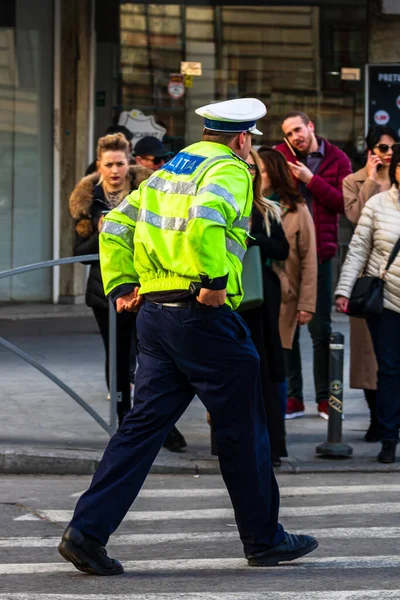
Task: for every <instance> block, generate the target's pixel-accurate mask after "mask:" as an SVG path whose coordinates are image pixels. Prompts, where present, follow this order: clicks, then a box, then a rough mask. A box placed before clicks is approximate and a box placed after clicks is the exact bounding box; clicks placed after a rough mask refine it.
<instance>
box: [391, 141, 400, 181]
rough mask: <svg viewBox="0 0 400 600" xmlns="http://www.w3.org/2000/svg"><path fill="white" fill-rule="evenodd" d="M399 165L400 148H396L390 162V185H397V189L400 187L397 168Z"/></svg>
mask: <svg viewBox="0 0 400 600" xmlns="http://www.w3.org/2000/svg"><path fill="white" fill-rule="evenodd" d="M399 163H400V148H395V149H394V151H393V155H392V160H391V161H390V167H389V178H390V183H391V184H392V185H395V186H396V187H397V188H398V187H399V184H398V182H397V179H396V167H397V165H398V164H399Z"/></svg>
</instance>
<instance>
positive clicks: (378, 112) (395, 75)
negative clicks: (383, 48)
mask: <svg viewBox="0 0 400 600" xmlns="http://www.w3.org/2000/svg"><path fill="white" fill-rule="evenodd" d="M365 85H366V89H365V131H366V132H367V131H368V129H369V127H373V126H374V125H388V126H389V127H392V129H394V130H395V131H396V132H397V133H399V134H400V64H393V65H391V64H381V65H366V77H365Z"/></svg>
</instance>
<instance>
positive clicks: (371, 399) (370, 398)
mask: <svg viewBox="0 0 400 600" xmlns="http://www.w3.org/2000/svg"><path fill="white" fill-rule="evenodd" d="M364 395H365V401H366V403H367V404H368V408H369V415H370V423H369V427H368V430H367V432H366V433H365V436H364V440H365V441H366V442H378V441H379V440H380V435H379V425H378V416H377V414H376V390H367V389H365V390H364Z"/></svg>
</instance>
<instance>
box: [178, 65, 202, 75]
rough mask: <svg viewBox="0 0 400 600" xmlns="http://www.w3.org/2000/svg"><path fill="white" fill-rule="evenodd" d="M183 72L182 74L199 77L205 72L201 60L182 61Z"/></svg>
mask: <svg viewBox="0 0 400 600" xmlns="http://www.w3.org/2000/svg"><path fill="white" fill-rule="evenodd" d="M181 73H182V75H195V76H196V77H199V76H200V75H202V73H203V71H202V67H201V62H181Z"/></svg>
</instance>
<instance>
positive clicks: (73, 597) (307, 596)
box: [0, 589, 400, 600]
mask: <svg viewBox="0 0 400 600" xmlns="http://www.w3.org/2000/svg"><path fill="white" fill-rule="evenodd" d="M399 598H400V589H397V590H363V591H361V592H360V591H345V592H271V591H268V596H266V594H265V592H262V593H257V592H240V593H235V592H230V593H224V592H221V593H213V592H206V593H201V592H185V593H179V592H174V593H162V592H161V593H159V594H79V593H77V594H37V593H31V592H28V593H22V594H21V593H10V594H0V600H179V599H182V600H392V599H395V600H398V599H399Z"/></svg>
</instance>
